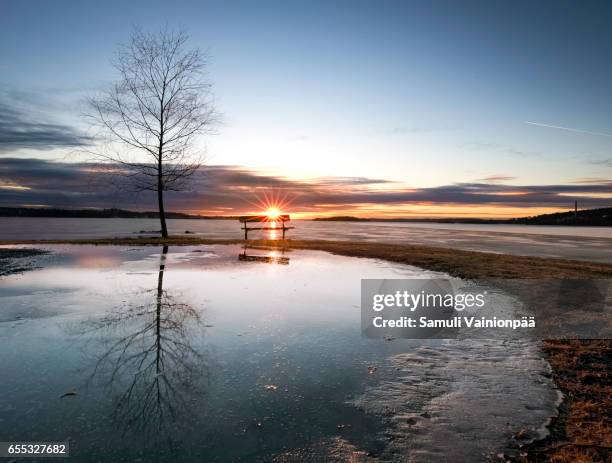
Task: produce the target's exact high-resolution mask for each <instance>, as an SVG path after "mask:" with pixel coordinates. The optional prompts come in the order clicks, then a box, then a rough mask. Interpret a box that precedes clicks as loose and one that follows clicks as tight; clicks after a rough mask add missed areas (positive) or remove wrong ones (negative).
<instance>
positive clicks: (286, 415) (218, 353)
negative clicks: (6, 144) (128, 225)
mask: <svg viewBox="0 0 612 463" xmlns="http://www.w3.org/2000/svg"><path fill="white" fill-rule="evenodd" d="M49 249H50V250H51V251H52V253H51V254H50V255H47V256H43V257H42V258H40V261H39V264H40V266H41V267H40V268H39V269H36V270H33V271H30V272H26V273H24V274H21V275H11V276H8V277H4V278H2V279H0V340H1V344H0V371H2V381H1V382H0V429H2V436H1V437H2V440H4V441H12V440H18V441H69V442H70V451H71V457H70V459H69V461H71V462H81V461H82V462H98V461H104V462H115V461H117V462H121V461H143V462H149V461H163V462H166V461H168V462H170V461H172V462H201V461H207V462H210V461H219V462H230V461H232V462H233V461H322V460H321V458H326V459H327V460H325V461H413V460H414V461H423V460H425V461H436V460H439V461H484V460H487V459H488V458H489V457H491V456H495V455H499V454H501V453H512V452H513V449H515V448H516V444H517V443H516V441H515V440H513V435H514V433H516V432H518V431H520V430H523V431H526V432H527V435H528V437H529V438H535V437H538V436H541V435H542V432H543V426H544V425H545V424H546V422H547V420H548V419H549V417H550V416H552V415H553V414H554V413H555V409H556V405H557V400H558V394H557V392H556V391H555V390H554V389H553V387H552V384H551V381H550V379H549V378H548V375H547V374H548V368H547V364H546V363H545V362H544V361H543V360H542V359H541V357H540V352H539V349H538V345H537V344H536V343H532V342H528V341H520V342H519V341H506V342H504V341H439V340H430V341H427V340H419V341H416V340H402V339H394V340H383V339H366V338H364V337H362V335H361V327H360V309H359V304H360V301H359V298H360V290H359V288H360V279H361V278H410V277H420V278H423V277H427V276H436V275H437V274H434V273H432V272H427V271H423V270H420V269H417V268H414V267H409V266H403V265H397V264H390V263H386V262H382V261H377V260H371V259H354V258H348V257H340V256H333V255H330V254H326V253H323V252H314V251H299V252H297V251H293V252H288V253H281V252H279V251H266V250H255V249H248V250H244V249H243V248H241V247H238V246H198V247H175V248H170V249H167V248H166V249H164V248H161V247H160V248H154V247H141V248H127V247H102V246H101V247H92V246H55V247H52V248H49ZM438 276H439V275H438ZM500 297H503V295H502V296H500ZM507 303H508V304H509V307H511V306H512V305H513V304H518V302H517V301H513V300H511V299H510V298H508V299H507Z"/></svg>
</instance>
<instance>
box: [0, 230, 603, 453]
mask: <svg viewBox="0 0 612 463" xmlns="http://www.w3.org/2000/svg"><path fill="white" fill-rule="evenodd" d="M239 243H243V240H239V239H226V240H220V239H204V238H197V237H187V236H174V237H170V238H168V239H165V240H164V239H161V238H157V237H138V238H114V239H113V238H109V239H83V240H40V241H23V240H10V241H7V240H5V241H0V245H30V246H33V247H44V246H45V245H51V244H74V245H110V246H112V245H121V246H146V245H148V246H162V245H169V246H194V245H213V244H239ZM248 246H249V247H258V248H267V249H270V248H283V249H286V250H288V251H290V250H291V249H310V250H320V251H326V252H330V253H334V254H340V255H345V256H350V257H363V258H370V259H382V260H388V261H391V262H397V263H403V264H407V265H413V266H416V267H419V268H423V269H428V270H434V271H439V272H445V273H448V274H450V275H452V276H456V277H460V278H467V279H474V278H536V279H537V278H578V279H589V278H592V279H612V265H611V264H603V263H595V262H587V261H576V260H565V259H551V258H542V257H528V256H513V255H508V254H494V253H486V252H475V251H463V250H456V249H448V248H437V247H429V246H421V245H406V244H384V243H365V242H348V241H322V240H287V241H278V240H254V241H249V242H248ZM21 252H22V253H23V257H27V258H31V257H33V256H34V255H35V254H33V253H32V252H31V251H29V250H24V251H21ZM10 253H12V254H11V255H9V254H10ZM18 254H19V253H16V252H15V250H13V249H1V248H0V266H2V265H3V262H4V263H7V262H9V258H18ZM3 255H4V256H6V257H7V259H2V256H3ZM32 265H35V264H32ZM27 269H28V265H15V264H13V267H12V270H13V272H19V271H26V270H27ZM0 270H1V269H0ZM13 272H9V273H13ZM1 274H2V272H0V275H1ZM5 274H6V273H5ZM542 349H543V351H544V354H545V356H546V357H547V359H548V361H549V363H550V365H551V367H552V376H553V379H554V381H555V383H556V385H557V387H558V388H559V389H560V390H561V392H562V393H563V395H564V400H563V403H562V404H561V407H560V410H559V416H558V417H557V418H556V419H554V420H553V422H552V423H551V425H550V426H549V431H550V435H549V436H548V437H547V438H545V439H544V440H541V441H536V442H534V443H532V444H527V445H524V444H521V443H520V440H521V436H522V435H523V433H524V432H525V430H520V429H515V430H513V432H514V436H515V439H516V440H517V446H518V447H519V448H520V449H521V451H522V457H521V458H520V459H519V460H518V461H524V462H539V461H608V459H609V458H610V456H611V454H610V448H611V447H612V432H611V430H610V428H609V422H608V419H609V418H608V415H609V412H608V411H609V410H611V409H612V386H611V384H612V382H611V378H610V374H611V371H612V368H611V367H612V365H610V359H611V358H612V341H610V340H600V341H597V340H593V341H580V340H571V341H544V342H543V343H542Z"/></svg>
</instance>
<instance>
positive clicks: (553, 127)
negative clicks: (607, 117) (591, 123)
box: [525, 121, 612, 137]
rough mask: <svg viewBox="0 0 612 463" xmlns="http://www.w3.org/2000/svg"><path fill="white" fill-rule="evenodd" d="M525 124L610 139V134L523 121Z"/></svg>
mask: <svg viewBox="0 0 612 463" xmlns="http://www.w3.org/2000/svg"><path fill="white" fill-rule="evenodd" d="M525 124H529V125H537V126H538V127H548V128H549V129H560V130H567V131H569V132H577V133H587V134H589V135H600V136H602V137H612V133H603V132H591V131H590V130H581V129H572V128H571V127H561V126H559V125H550V124H540V123H539V122H529V121H525Z"/></svg>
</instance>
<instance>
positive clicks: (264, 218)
mask: <svg viewBox="0 0 612 463" xmlns="http://www.w3.org/2000/svg"><path fill="white" fill-rule="evenodd" d="M238 220H239V221H240V222H241V223H245V222H289V220H291V219H289V214H281V215H279V216H278V217H274V218H272V217H270V216H268V215H243V216H241V217H238Z"/></svg>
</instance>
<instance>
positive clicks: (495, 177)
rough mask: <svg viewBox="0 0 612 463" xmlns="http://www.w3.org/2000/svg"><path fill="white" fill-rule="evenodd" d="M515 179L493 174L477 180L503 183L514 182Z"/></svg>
mask: <svg viewBox="0 0 612 463" xmlns="http://www.w3.org/2000/svg"><path fill="white" fill-rule="evenodd" d="M515 179H516V177H510V176H509V175H501V174H495V175H489V176H488V177H484V178H481V179H479V180H482V181H485V182H504V181H508V180H515Z"/></svg>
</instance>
